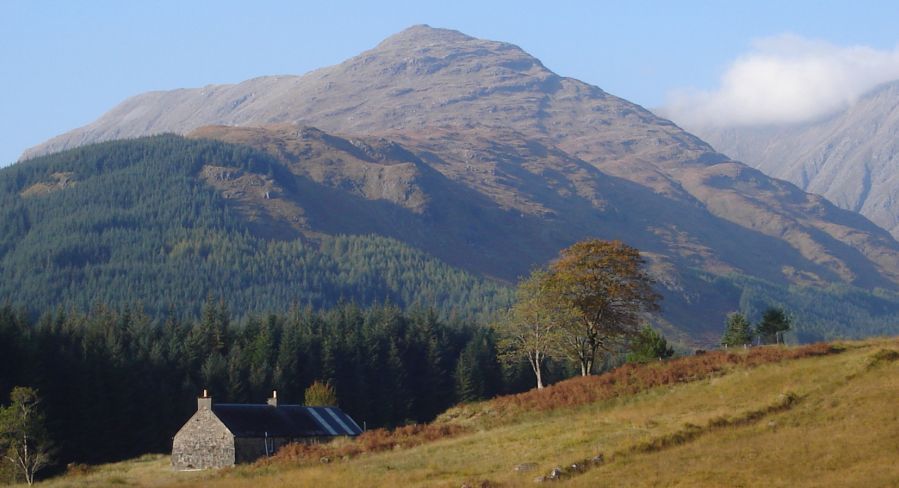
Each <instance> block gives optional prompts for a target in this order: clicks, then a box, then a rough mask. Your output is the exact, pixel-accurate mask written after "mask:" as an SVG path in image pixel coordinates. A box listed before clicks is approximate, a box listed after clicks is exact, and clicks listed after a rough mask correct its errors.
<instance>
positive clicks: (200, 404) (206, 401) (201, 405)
mask: <svg viewBox="0 0 899 488" xmlns="http://www.w3.org/2000/svg"><path fill="white" fill-rule="evenodd" d="M203 409H206V410H212V397H211V396H209V392H208V391H207V390H203V396H201V397H199V398H197V411H200V410H203Z"/></svg>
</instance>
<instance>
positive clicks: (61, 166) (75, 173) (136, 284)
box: [0, 136, 510, 317]
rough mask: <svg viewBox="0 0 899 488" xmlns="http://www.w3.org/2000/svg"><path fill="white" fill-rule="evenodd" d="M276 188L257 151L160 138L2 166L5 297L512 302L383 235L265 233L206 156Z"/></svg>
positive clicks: (156, 308) (0, 295)
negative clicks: (206, 178) (208, 168)
mask: <svg viewBox="0 0 899 488" xmlns="http://www.w3.org/2000/svg"><path fill="white" fill-rule="evenodd" d="M210 164H216V165H220V166H228V167H235V168H242V169H244V170H247V171H250V172H253V173H254V174H261V175H267V176H268V177H269V178H272V179H274V180H276V181H278V182H280V184H282V185H284V186H288V187H289V186H292V185H293V184H294V180H293V176H292V175H287V176H285V175H284V174H283V169H282V167H281V166H280V165H278V164H277V163H274V162H272V161H271V158H270V157H269V156H268V155H266V154H265V153H262V152H259V151H255V150H253V149H250V148H247V147H241V146H236V145H231V144H224V143H220V142H213V141H191V140H185V139H183V138H181V137H177V136H157V137H152V138H145V139H139V140H130V141H119V142H110V143H104V144H100V145H95V146H89V147H84V148H80V149H76V150H74V151H68V152H65V153H60V154H56V155H52V156H48V157H45V158H40V159H37V160H32V161H29V162H24V163H19V164H16V165H14V166H12V167H9V168H5V169H4V170H3V171H0V214H2V215H0V301H3V302H9V303H11V304H14V305H21V306H25V307H27V308H28V309H30V310H33V311H46V310H50V309H53V308H55V307H59V306H61V307H63V308H68V307H75V308H76V309H79V310H86V309H87V308H89V307H91V306H92V305H94V304H97V303H103V304H107V305H113V306H123V305H127V304H133V303H138V302H139V303H140V304H141V305H142V307H143V308H144V309H145V310H146V311H147V313H149V314H150V315H152V316H154V317H160V316H162V315H164V314H170V313H174V314H178V315H179V316H185V317H190V316H196V315H197V314H198V313H199V308H200V304H202V302H203V300H204V299H205V298H206V297H207V295H210V294H211V295H214V296H216V297H222V298H224V299H225V300H227V302H228V304H229V305H230V306H231V307H232V308H233V310H235V311H237V313H239V314H240V315H244V314H247V313H251V312H266V311H275V310H286V309H288V308H289V307H290V306H292V305H297V306H301V307H302V306H306V305H311V306H313V307H315V308H327V307H331V306H334V305H336V304H337V303H339V302H341V301H348V302H350V301H351V302H356V303H359V304H362V305H365V304H372V303H394V304H397V305H400V306H404V307H406V306H412V305H420V306H426V307H435V308H436V309H437V310H438V311H439V312H440V313H441V314H442V315H443V316H446V317H449V316H467V317H473V316H476V315H479V314H482V313H485V312H489V311H490V310H493V309H495V308H496V307H498V306H501V305H503V304H507V303H508V302H509V299H510V292H509V291H508V290H507V289H506V288H505V287H504V286H503V285H501V284H497V283H495V282H491V281H487V280H484V279H482V278H478V277H475V276H473V275H471V274H468V273H466V272H463V271H460V270H457V269H454V268H452V267H450V266H447V265H445V264H443V263H442V262H440V261H438V260H436V259H434V258H432V257H430V256H428V255H426V254H424V253H422V252H420V251H417V250H415V249H412V248H410V247H409V246H407V245H404V244H403V243H401V242H399V241H396V240H392V239H388V238H383V237H378V236H365V235H363V236H359V235H357V236H343V235H317V236H316V238H315V239H300V238H290V239H268V238H264V237H261V236H259V235H257V234H255V233H253V232H251V231H250V229H249V228H248V226H249V222H248V220H247V219H246V218H245V217H244V216H242V215H239V214H238V213H237V212H235V211H234V210H233V207H232V206H231V205H229V202H228V201H227V200H226V198H225V197H223V196H222V195H221V194H219V193H217V192H216V191H215V190H214V189H213V188H212V187H210V186H208V185H207V184H206V183H204V182H203V181H202V180H201V179H200V178H199V177H198V173H199V172H200V170H201V168H202V167H203V166H204V165H210Z"/></svg>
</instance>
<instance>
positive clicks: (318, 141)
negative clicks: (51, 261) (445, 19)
mask: <svg viewBox="0 0 899 488" xmlns="http://www.w3.org/2000/svg"><path fill="white" fill-rule="evenodd" d="M159 132H177V133H181V134H187V135H189V137H191V138H195V139H199V140H200V141H197V142H202V141H203V140H206V141H208V140H210V139H217V140H219V141H223V142H226V143H228V144H229V145H228V146H227V147H232V146H231V144H236V145H238V146H234V147H246V146H249V147H251V148H252V150H253V152H252V154H253V156H252V158H255V159H257V160H259V161H265V163H264V164H249V163H247V162H245V161H241V160H240V158H233V157H232V158H229V159H228V160H218V159H217V158H216V157H213V156H214V155H213V156H210V157H206V158H200V159H197V158H194V159H193V160H191V161H193V162H192V163H191V164H190V165H189V168H188V169H187V170H185V172H184V173H182V174H181V175H182V176H183V177H184V178H188V179H190V181H192V182H194V183H193V184H197V185H198V188H202V189H203V191H204V192H205V191H212V192H213V194H214V198H215V199H216V202H217V203H216V205H222V206H223V207H224V208H226V209H227V211H228V212H229V215H232V216H233V217H234V218H235V222H239V223H240V226H242V227H241V228H245V229H247V232H249V233H250V234H251V235H252V238H253V239H261V240H262V241H260V242H294V241H299V242H304V243H311V245H316V244H317V243H319V242H320V240H321V239H326V238H328V237H329V236H334V235H339V234H354V235H359V234H377V235H380V236H388V237H391V238H393V239H396V240H398V241H402V242H403V243H404V245H409V246H412V247H414V248H417V249H419V250H421V251H422V252H424V253H426V254H428V255H431V256H434V257H436V258H439V259H440V260H441V261H443V262H445V263H448V264H450V265H451V266H454V267H458V268H464V269H465V270H467V271H468V272H469V273H475V274H478V275H481V276H489V277H492V278H495V279H499V280H501V281H506V282H511V281H513V280H514V279H516V278H517V277H518V276H521V275H522V274H525V273H526V272H527V271H528V270H529V269H530V267H532V266H534V265H537V264H542V263H545V262H546V261H547V260H549V259H551V258H552V257H553V256H555V255H556V253H557V252H558V250H559V249H560V248H562V247H564V246H567V245H569V244H571V243H572V242H574V241H576V240H578V239H582V238H586V237H600V238H606V239H621V240H624V241H626V242H628V243H629V244H631V245H634V246H636V247H638V248H640V249H641V250H643V252H644V253H645V254H646V256H647V258H648V259H649V262H650V266H651V269H652V271H653V273H654V274H655V276H656V277H657V278H658V280H659V282H660V289H661V291H662V292H663V294H664V295H665V298H666V300H665V304H664V306H663V310H664V320H665V325H666V327H667V331H668V332H669V333H671V334H678V335H679V337H680V338H681V339H686V338H690V339H691V340H698V341H700V342H702V341H708V342H714V341H717V338H718V337H719V335H720V329H721V325H720V324H721V321H722V318H723V316H724V314H725V313H726V312H728V311H731V310H734V309H736V308H738V307H743V308H748V309H749V310H757V309H759V308H761V307H764V306H766V305H769V304H772V303H780V304H789V305H791V306H792V308H794V309H795V310H798V311H800V312H802V313H807V314H809V315H808V316H809V317H814V320H813V321H810V323H807V324H806V325H805V326H804V327H806V330H807V331H811V330H813V329H814V330H815V331H816V332H815V334H818V335H816V336H814V337H822V336H828V335H832V334H837V335H839V334H840V333H841V332H840V331H843V332H847V331H848V330H850V328H851V327H852V326H854V325H852V326H849V325H847V324H848V323H850V322H851V323H853V324H856V323H862V322H864V323H865V324H866V325H865V327H874V328H873V329H872V328H868V329H865V330H866V331H867V332H860V329H857V330H855V332H853V333H873V331H874V330H877V331H882V330H889V327H890V326H891V325H889V324H892V323H894V320H893V318H894V315H895V314H899V305H897V303H899V301H896V300H895V299H894V298H892V297H893V293H895V292H896V290H897V288H899V286H897V284H899V244H897V242H896V241H895V240H894V239H893V238H892V237H891V236H890V235H889V234H888V233H887V232H885V231H883V230H882V229H880V228H878V227H877V226H875V225H874V224H872V223H871V222H869V221H868V220H866V219H865V218H863V217H861V216H859V215H858V214H855V213H853V212H849V211H846V210H842V209H839V208H837V207H835V206H833V205H832V204H830V203H829V202H828V201H826V200H825V199H823V198H821V197H818V196H815V195H812V194H808V193H805V192H803V191H801V190H799V189H798V188H797V187H795V186H794V185H792V184H789V183H786V182H784V181H780V180H775V179H772V178H770V177H767V176H765V175H764V174H763V173H761V172H759V171H757V170H755V169H752V168H750V167H748V166H745V165H743V164H741V163H738V162H733V161H730V160H728V158H727V157H725V156H724V155H722V154H720V153H717V152H716V151H715V150H713V149H712V147H711V146H709V145H708V144H706V143H705V142H703V141H702V140H700V139H698V138H697V137H695V136H693V135H691V134H689V133H687V132H685V131H683V130H682V129H680V128H679V127H677V126H676V125H674V124H673V123H672V122H670V121H668V120H665V119H662V118H659V117H657V116H655V115H653V114H652V113H650V112H649V111H647V110H645V109H643V108H642V107H640V106H638V105H635V104H633V103H630V102H628V101H626V100H623V99H620V98H618V97H615V96H613V95H610V94H608V93H606V92H604V91H602V90H601V89H599V88H597V87H595V86H591V85H588V84H586V83H583V82H580V81H578V80H574V79H571V78H565V77H561V76H558V75H556V74H555V73H553V72H551V71H549V70H548V69H546V68H545V67H544V66H543V65H542V63H540V61H539V60H537V59H535V58H533V57H532V56H530V55H528V54H527V53H525V52H524V51H522V50H521V49H520V48H518V47H516V46H513V45H511V44H506V43H501V42H494V41H485V40H480V39H475V38H472V37H469V36H466V35H464V34H461V33H458V32H455V31H450V30H445V29H434V28H430V27H427V26H415V27H412V28H410V29H407V30H405V31H403V32H400V33H398V34H396V35H394V36H392V37H390V38H388V39H386V40H385V41H383V42H382V43H381V44H379V45H378V46H377V47H375V48H374V49H372V50H370V51H366V52H364V53H362V54H360V55H358V56H356V57H354V58H351V59H349V60H347V61H345V62H343V63H341V64H339V65H336V66H332V67H328V68H323V69H320V70H317V71H313V72H311V73H309V74H306V75H303V76H278V77H264V78H257V79H253V80H249V81H246V82H243V83H239V84H236V85H218V86H207V87H204V88H201V89H189V90H174V91H169V92H154V93H148V94H144V95H139V96H136V97H134V98H131V99H129V100H126V101H125V102H123V103H122V104H121V105H120V106H118V107H116V108H114V109H113V110H111V111H110V112H109V113H107V114H106V115H104V116H103V117H101V118H100V119H99V120H97V121H96V122H94V123H92V124H89V125H87V126H85V127H82V128H80V129H76V130H74V131H72V132H69V133H67V134H63V135H61V136H59V137H56V138H54V139H52V140H50V141H48V142H47V143H45V144H43V145H41V146H38V147H37V148H34V149H32V150H30V151H29V152H28V153H27V157H31V156H36V155H39V154H45V153H49V152H52V151H57V150H60V149H64V148H72V147H78V146H80V145H83V144H88V143H93V142H97V141H103V140H109V139H117V138H129V137H138V136H142V135H147V134H153V133H159ZM181 143H182V142H179V143H178V144H181ZM133 144H136V146H133V147H131V149H130V150H133V151H137V152H138V153H139V152H141V151H144V150H145V149H140V147H141V145H142V144H147V140H143V139H138V140H137V141H134V142H133ZM91 147H93V148H97V147H102V146H91ZM98 150H99V149H91V151H98ZM61 154H62V155H66V154H71V153H69V152H65V153H61ZM62 155H59V156H51V158H53V157H62V158H70V159H71V158H72V157H73V156H71V155H69V156H62ZM94 157H102V156H100V155H97V154H95V155H94ZM167 157H168V156H167ZM45 158H46V157H42V158H36V159H31V160H28V161H24V162H20V163H19V164H18V165H14V166H19V165H29V166H28V167H29V168H34V169H33V173H31V176H30V177H29V178H23V177H20V176H17V177H16V178H15V179H14V181H15V182H16V183H15V184H12V183H9V184H8V187H9V188H11V189H12V190H10V191H14V192H16V195H17V196H16V197H15V198H18V199H20V200H22V201H26V202H36V201H38V200H39V199H41V198H56V197H53V196H52V195H59V194H61V193H67V192H69V193H77V192H79V191H81V188H83V187H84V186H86V185H83V184H82V183H81V182H80V180H79V177H78V175H77V174H74V173H77V171H73V170H72V169H71V168H70V166H67V165H65V164H61V163H59V164H50V163H48V162H47V161H48V160H47V159H45ZM88 159H89V158H88ZM88 159H85V158H82V160H81V162H79V163H78V165H86V166H87V167H90V168H93V169H99V170H100V173H102V168H96V166H95V165H93V166H92V165H91V163H90V161H89V160H88ZM53 161H56V160H53ZM162 161H164V159H160V160H158V161H156V162H155V163H154V164H162ZM72 164H74V163H72ZM135 164H136V165H135V167H134V170H133V171H132V174H139V173H140V172H141V171H143V170H140V169H139V167H140V164H137V163H135ZM75 166H77V165H75ZM41 168H43V169H41ZM92 171H93V170H92ZM69 173H73V174H72V175H70V174H69ZM88 173H89V174H100V173H96V172H95V173H91V172H88ZM12 174H13V171H12V170H11V171H10V172H8V173H7V175H12ZM3 175H4V174H3V173H0V177H3ZM10 181H12V179H11V180H10ZM26 182H27V185H26ZM144 183H145V184H147V185H148V187H151V188H157V187H158V186H159V185H158V183H157V182H156V181H145V182H144ZM132 184H134V183H132ZM46 195H51V196H50V197H47V196H46ZM209 198H213V197H209ZM18 205H19V206H23V205H25V206H27V205H26V204H18ZM27 217H28V219H29V222H32V223H34V222H35V219H34V217H33V216H32V215H31V214H29V215H27ZM235 225H237V224H235ZM11 245H14V244H11ZM255 279H263V278H259V277H256V278H255ZM835 287H836V288H835ZM837 299H839V300H843V302H842V307H841V310H837V311H836V312H835V314H833V313H830V312H832V311H833V310H832V307H830V305H831V304H832V303H834V301H835V300H837ZM822 310H828V313H823V312H821V311H822ZM872 324H874V325H872ZM883 328H886V329H883ZM809 337H812V336H809Z"/></svg>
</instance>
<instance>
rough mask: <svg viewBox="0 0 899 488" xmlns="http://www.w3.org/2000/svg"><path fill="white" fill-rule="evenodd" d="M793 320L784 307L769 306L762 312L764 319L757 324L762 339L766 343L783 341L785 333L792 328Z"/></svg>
mask: <svg viewBox="0 0 899 488" xmlns="http://www.w3.org/2000/svg"><path fill="white" fill-rule="evenodd" d="M791 325H792V320H791V319H790V317H789V316H788V315H787V314H786V312H784V310H783V309H782V308H776V307H769V308H767V309H766V310H765V311H764V312H763V313H762V320H761V321H760V322H759V324H758V326H756V331H757V332H758V335H759V337H760V338H761V341H762V342H763V343H765V344H776V343H779V342H783V333H784V332H786V331H788V330H790V326H791Z"/></svg>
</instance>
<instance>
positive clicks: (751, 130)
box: [695, 81, 899, 236]
mask: <svg viewBox="0 0 899 488" xmlns="http://www.w3.org/2000/svg"><path fill="white" fill-rule="evenodd" d="M695 130H696V132H697V133H698V134H700V135H701V136H702V137H703V138H704V139H706V140H708V141H709V142H711V143H712V144H713V145H714V146H715V147H716V148H718V149H719V150H721V151H723V152H725V153H727V154H728V155H730V156H731V157H733V158H734V159H737V160H740V161H743V162H745V163H746V164H749V165H752V166H754V167H756V168H758V169H760V170H762V171H763V172H765V173H766V174H769V175H771V176H774V177H776V178H782V179H785V180H787V181H790V182H792V183H794V184H796V185H797V186H799V187H800V188H802V189H803V190H805V191H808V192H811V193H817V194H819V195H823V196H825V197H827V199H829V200H830V201H832V202H834V203H835V204H837V205H838V206H839V207H842V208H845V209H848V210H852V211H855V212H859V213H861V214H862V215H864V216H866V217H868V218H869V219H871V220H872V221H873V222H874V223H876V224H878V225H880V226H881V227H883V228H885V229H887V230H888V231H890V232H891V233H892V234H893V236H899V173H897V172H896V171H895V168H896V166H897V164H899V137H897V136H899V81H897V82H892V83H887V84H885V85H882V86H879V87H877V88H876V89H874V90H872V91H871V92H869V93H867V94H866V95H865V96H863V97H862V98H861V99H859V100H858V101H857V102H855V103H854V104H853V105H852V106H851V107H849V108H847V109H845V110H843V111H841V112H838V113H836V114H831V115H829V116H827V117H825V118H823V119H821V120H817V121H813V122H810V123H804V124H797V125H785V126H769V127H735V128H726V129H722V128H704V127H697V128H696V129H695Z"/></svg>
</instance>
